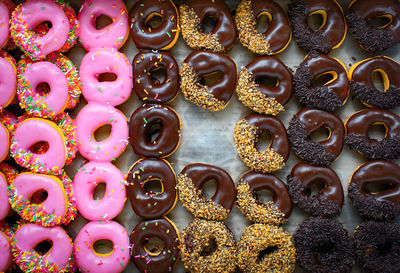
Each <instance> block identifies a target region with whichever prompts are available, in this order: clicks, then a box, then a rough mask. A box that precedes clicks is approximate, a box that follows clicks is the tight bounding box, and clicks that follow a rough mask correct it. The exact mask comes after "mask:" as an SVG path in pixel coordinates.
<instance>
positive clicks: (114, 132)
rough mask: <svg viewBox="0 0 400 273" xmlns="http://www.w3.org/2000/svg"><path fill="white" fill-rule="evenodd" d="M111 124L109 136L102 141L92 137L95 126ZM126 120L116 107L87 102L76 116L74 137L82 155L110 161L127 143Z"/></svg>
mask: <svg viewBox="0 0 400 273" xmlns="http://www.w3.org/2000/svg"><path fill="white" fill-rule="evenodd" d="M106 124H109V125H111V134H110V136H109V137H108V138H107V139H106V140H103V141H100V142H99V141H96V140H95V139H94V136H93V134H94V132H95V131H96V129H97V128H99V127H101V126H103V125H106ZM128 137H129V132H128V122H127V120H126V117H125V116H124V114H123V113H122V112H121V111H119V110H118V109H116V108H114V107H111V106H105V105H101V104H97V103H89V104H88V105H86V106H85V107H84V108H83V109H82V110H81V111H80V112H79V114H78V116H77V118H76V139H77V141H78V149H79V152H80V153H81V155H82V156H84V157H85V158H87V159H89V160H93V161H100V162H110V161H112V160H115V159H116V158H117V157H118V156H119V155H120V154H121V153H122V152H123V151H124V150H125V148H126V145H127V143H128Z"/></svg>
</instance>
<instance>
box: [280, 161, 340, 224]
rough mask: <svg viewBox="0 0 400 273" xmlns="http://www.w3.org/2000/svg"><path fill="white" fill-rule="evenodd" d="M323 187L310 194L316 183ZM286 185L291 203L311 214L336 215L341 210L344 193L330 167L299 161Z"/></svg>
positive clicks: (330, 216)
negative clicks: (314, 193)
mask: <svg viewBox="0 0 400 273" xmlns="http://www.w3.org/2000/svg"><path fill="white" fill-rule="evenodd" d="M321 182H322V183H323V184H324V187H323V188H322V189H321V190H320V191H319V192H318V194H316V195H312V191H311V187H312V186H313V185H314V184H316V183H321ZM287 186H288V188H289V193H290V196H291V197H292V200H293V203H295V204H296V205H297V206H298V207H299V208H301V209H304V210H305V211H307V212H308V213H310V214H311V215H313V216H322V217H328V218H332V217H336V216H338V215H339V214H340V212H341V211H342V206H343V202H344V193H343V187H342V183H341V182H340V179H339V177H338V176H337V174H336V173H335V172H334V171H333V170H332V169H330V168H327V167H320V166H313V165H311V164H308V163H304V162H300V163H298V164H296V165H295V166H294V167H293V169H292V172H291V173H290V175H289V176H288V183H287Z"/></svg>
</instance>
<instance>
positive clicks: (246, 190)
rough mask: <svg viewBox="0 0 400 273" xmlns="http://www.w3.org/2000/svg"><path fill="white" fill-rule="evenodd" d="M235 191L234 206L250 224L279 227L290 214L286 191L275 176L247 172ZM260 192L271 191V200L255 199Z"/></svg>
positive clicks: (284, 186)
mask: <svg viewBox="0 0 400 273" xmlns="http://www.w3.org/2000/svg"><path fill="white" fill-rule="evenodd" d="M236 190H237V196H236V205H237V206H238V208H239V210H240V211H241V212H242V213H243V214H244V216H245V217H246V219H248V220H250V221H252V222H256V223H263V224H270V225H281V224H283V223H284V222H286V220H287V218H289V216H290V214H291V213H292V200H291V199H290V195H289V192H288V189H287V188H286V185H285V184H284V183H283V182H282V180H280V179H279V178H278V177H276V176H275V175H272V174H263V173H256V172H247V173H245V174H244V175H243V176H242V177H241V178H240V180H239V183H238V185H237V188H236ZM261 190H269V191H271V192H272V193H273V200H272V201H268V202H266V203H263V202H261V201H260V200H259V199H258V198H257V192H258V191H261Z"/></svg>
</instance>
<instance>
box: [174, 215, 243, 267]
mask: <svg viewBox="0 0 400 273" xmlns="http://www.w3.org/2000/svg"><path fill="white" fill-rule="evenodd" d="M213 245H215V246H213ZM180 252H181V256H180V257H181V261H182V262H183V265H184V266H185V268H186V269H187V270H189V271H190V272H193V273H198V272H205V273H229V272H234V271H235V264H236V263H235V259H236V253H235V252H236V242H235V238H234V237H233V234H232V231H231V230H230V229H229V228H228V227H227V226H226V225H225V224H223V223H222V222H219V221H207V220H203V219H198V218H195V219H194V220H193V221H192V222H190V223H189V224H188V225H187V226H186V227H185V228H184V229H183V231H182V233H181V236H180Z"/></svg>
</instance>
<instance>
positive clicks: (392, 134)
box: [345, 108, 400, 159]
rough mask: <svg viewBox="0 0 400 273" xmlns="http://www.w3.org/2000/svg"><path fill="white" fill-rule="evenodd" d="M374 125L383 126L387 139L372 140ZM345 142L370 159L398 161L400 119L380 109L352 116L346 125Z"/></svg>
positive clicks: (359, 112) (399, 155)
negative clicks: (370, 133) (370, 132)
mask: <svg viewBox="0 0 400 273" xmlns="http://www.w3.org/2000/svg"><path fill="white" fill-rule="evenodd" d="M372 125H383V126H384V127H385V137H384V138H383V139H382V140H378V139H371V138H370V137H369V136H368V131H369V130H370V127H371V126H372ZM345 126H346V137H345V141H346V143H347V144H348V145H349V146H350V148H353V149H355V150H357V151H358V152H360V153H361V154H362V155H364V156H365V157H366V158H368V159H396V158H399V157H400V117H399V116H398V115H396V114H394V113H392V112H389V111H386V110H380V109H375V108H373V109H364V110H361V111H358V112H356V113H354V114H353V115H351V116H350V117H349V118H348V119H347V120H346V123H345Z"/></svg>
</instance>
